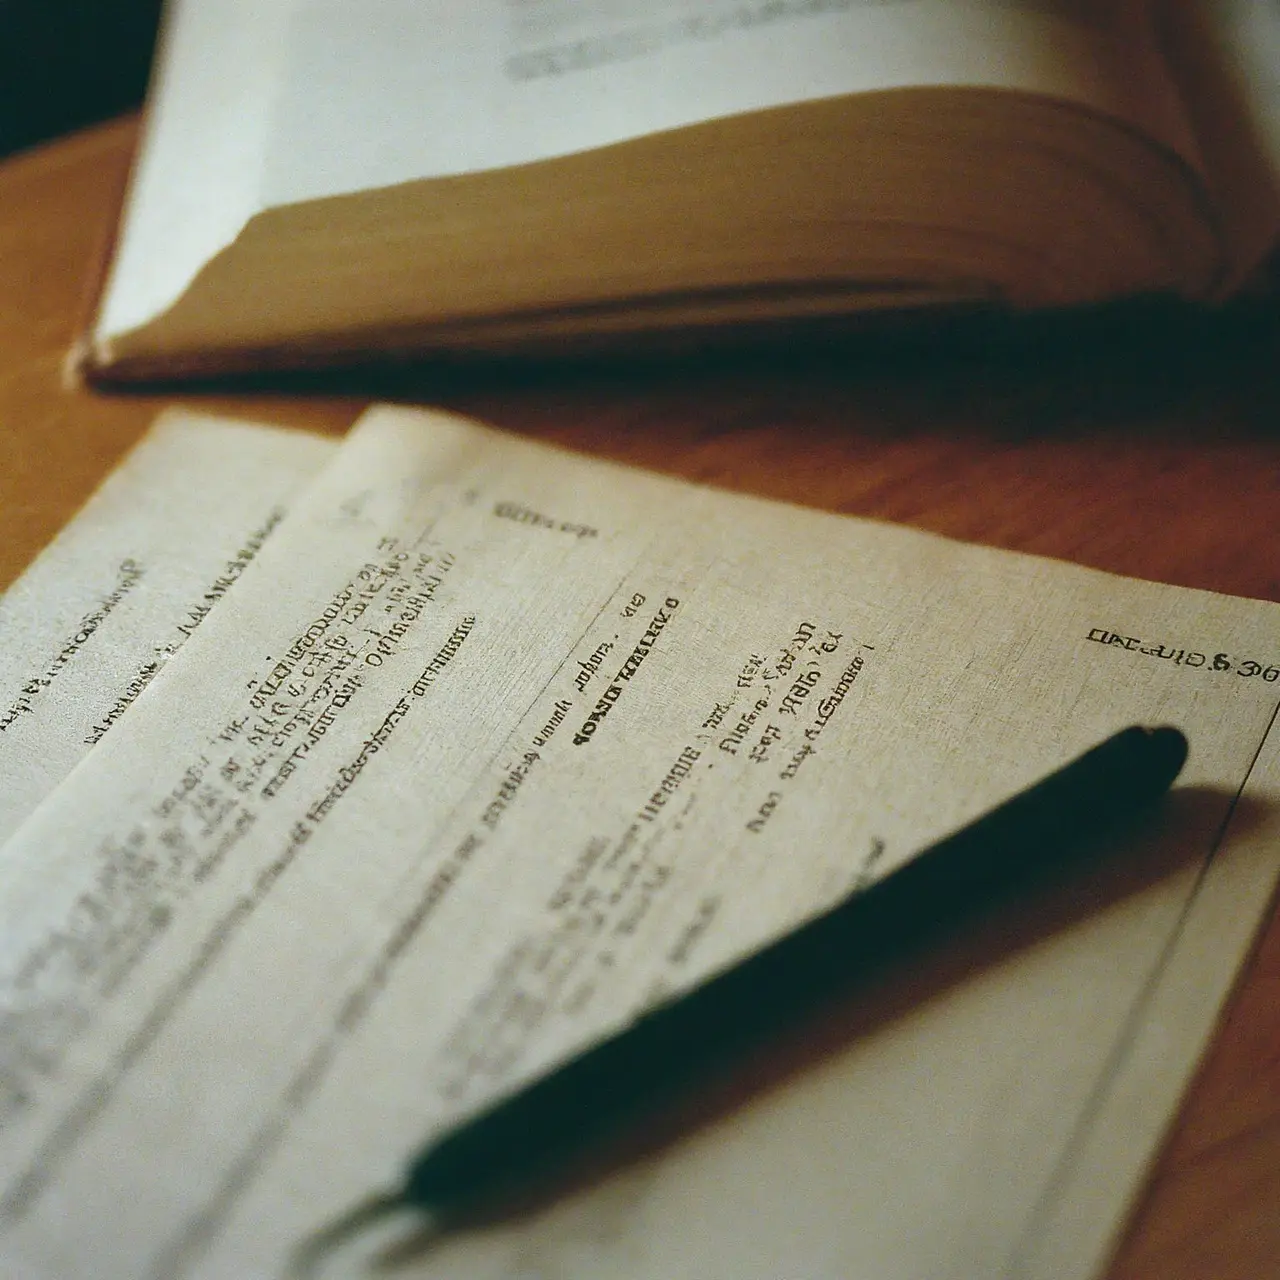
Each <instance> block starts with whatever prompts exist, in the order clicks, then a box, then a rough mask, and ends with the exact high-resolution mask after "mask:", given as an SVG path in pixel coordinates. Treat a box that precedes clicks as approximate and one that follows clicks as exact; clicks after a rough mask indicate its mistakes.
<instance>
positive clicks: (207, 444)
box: [0, 414, 334, 841]
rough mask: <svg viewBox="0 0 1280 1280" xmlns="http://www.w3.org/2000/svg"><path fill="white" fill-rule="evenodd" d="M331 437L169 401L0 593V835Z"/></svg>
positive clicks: (120, 698) (193, 614)
mask: <svg viewBox="0 0 1280 1280" xmlns="http://www.w3.org/2000/svg"><path fill="white" fill-rule="evenodd" d="M333 448H334V445H333V443H332V442H331V441H329V440H325V439H323V438H321V437H319V436H314V435H308V434H306V433H303V432H300V431H285V430H282V429H280V428H275V427H258V426H250V425H248V424H246V423H238V422H231V421H228V420H225V419H218V418H212V417H206V416H201V415H195V414H187V415H178V414H169V415H166V416H163V417H162V418H161V419H160V420H159V421H158V422H157V424H156V426H155V427H154V428H153V429H152V431H151V432H150V434H149V435H148V436H147V437H146V438H145V439H144V440H143V441H142V442H141V443H140V444H139V445H138V446H137V447H136V448H135V449H134V450H133V452H132V453H131V454H130V455H129V456H128V457H127V458H126V459H125V460H124V462H123V463H122V464H121V465H120V467H119V469H118V470H117V471H116V472H115V473H114V474H113V475H112V476H111V477H110V478H109V479H108V480H107V481H106V483H105V484H104V485H103V486H102V487H101V489H99V490H98V492H97V493H96V494H94V496H93V497H92V498H91V499H90V500H89V502H88V503H87V505H86V506H85V507H84V509H83V510H82V511H81V512H80V514H79V515H78V516H77V517H76V518H75V519H74V520H73V521H72V522H71V523H70V524H69V525H68V526H67V527H66V528H65V529H64V530H63V531H62V533H60V534H59V535H58V537H57V538H56V539H55V540H54V541H53V543H52V544H51V545H50V546H49V547H48V548H47V549H46V550H45V551H44V553H43V554H42V555H41V556H40V557H39V558H38V559H37V560H36V562H35V563H34V564H33V565H32V566H31V568H30V569H28V570H27V572H26V573H25V574H23V576H22V577H21V578H20V579H19V580H18V581H17V582H16V583H15V584H14V585H13V586H12V587H11V588H10V589H9V591H8V592H7V593H6V594H5V595H4V596H3V597H0V778H3V780H4V781H3V786H0V841H3V840H5V839H7V838H8V837H9V836H10V835H11V834H12V833H13V832H14V830H15V829H16V828H17V827H18V825H19V824H20V823H21V821H22V820H23V819H24V818H25V817H26V816H27V815H28V814H29V813H30V812H31V810H32V809H34V808H35V806H36V805H37V804H38V803H39V802H40V801H41V800H42V799H43V798H44V796H45V795H46V794H47V793H48V792H50V791H52V790H53V788H54V787H55V786H56V785H57V784H58V783H59V782H61V781H62V779H63V778H65V777H66V775H67V774H68V773H70V772H71V770H72V768H73V767H74V766H75V765H76V764H77V763H78V762H79V760H80V759H81V758H82V757H83V756H84V755H85V754H86V753H87V752H88V750H89V748H90V747H92V746H93V745H94V743H96V742H98V741H100V740H101V739H102V738H103V737H104V736H105V735H106V733H107V732H108V730H110V728H111V727H112V725H114V724H115V723H116V721H117V720H119V719H120V717H121V716H122V715H124V713H125V712H126V711H127V710H128V709H129V707H130V706H131V705H132V704H133V702H134V700H135V699H136V698H137V696H138V694H139V693H141V692H142V690H143V689H145V688H146V686H147V685H148V684H149V683H150V682H151V680H152V679H153V678H154V677H155V675H156V673H157V672H158V671H159V670H160V668H161V667H162V666H163V665H164V664H165V663H166V662H167V661H168V660H169V659H170V658H171V657H172V656H173V655H174V654H175V653H176V652H177V651H178V649H179V648H180V647H181V646H182V644H183V643H185V641H186V640H187V638H188V637H189V636H190V635H191V634H192V632H193V631H194V630H195V628H196V627H197V626H199V625H200V623H201V621H202V620H203V619H204V617H205V615H206V614H207V613H208V612H209V610H210V609H212V608H213V606H214V605H215V604H216V603H217V601H218V600H220V599H221V598H222V596H223V595H225V594H226V592H227V591H228V590H230V588H231V587H232V585H234V583H235V582H236V580H237V579H238V578H239V576H240V574H241V573H242V572H243V571H244V569H245V568H246V566H247V565H248V564H249V563H250V562H251V561H252V560H253V558H254V556H256V555H257V553H258V552H259V551H260V550H261V548H262V546H263V544H264V543H265V542H266V540H267V538H268V537H269V536H270V534H271V532H272V530H274V528H275V527H276V525H278V524H279V523H280V521H281V519H282V518H283V517H284V512H285V505H286V503H287V502H288V500H289V499H290V497H292V496H293V494H294V493H295V492H296V491H297V490H299V489H300V488H301V487H302V486H303V484H304V483H305V482H306V481H307V480H309V479H310V478H311V476H312V475H313V474H314V473H315V472H316V471H318V470H319V469H320V465H321V463H322V462H323V461H324V459H325V458H326V457H327V456H328V455H329V453H330V452H331V451H332V450H333Z"/></svg>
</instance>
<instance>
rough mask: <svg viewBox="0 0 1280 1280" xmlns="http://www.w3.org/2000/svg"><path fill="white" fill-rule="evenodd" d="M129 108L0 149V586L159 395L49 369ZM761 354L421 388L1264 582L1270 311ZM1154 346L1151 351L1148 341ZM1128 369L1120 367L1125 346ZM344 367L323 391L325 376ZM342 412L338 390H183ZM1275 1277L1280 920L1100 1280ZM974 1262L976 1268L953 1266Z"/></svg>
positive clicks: (914, 516)
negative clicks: (108, 118) (888, 353)
mask: <svg viewBox="0 0 1280 1280" xmlns="http://www.w3.org/2000/svg"><path fill="white" fill-rule="evenodd" d="M132 139H133V125H132V123H131V122H128V121H124V122H120V123H116V124H112V125H108V126H106V127H103V128H100V129H97V130H94V131H92V132H90V133H87V134H84V135H80V136H78V137H75V138H72V139H70V140H68V141H65V142H61V143H58V144H56V145H53V146H51V147H48V148H45V149H43V150H39V151H36V152H32V153H29V154H27V155H24V156H20V157H17V158H16V159H13V160H11V161H9V162H8V163H7V164H4V165H0V586H2V585H5V584H7V583H8V582H9V581H11V580H12V579H13V578H14V577H15V576H16V575H17V574H18V573H19V572H20V571H21V569H22V567H23V566H24V565H25V564H26V563H27V562H28V561H29V560H30V559H31V558H32V556H33V555H34V554H35V553H36V552H37V551H38V550H39V549H40V548H41V546H43V545H44V543H46V542H47V541H48V540H49V539H50V538H51V537H52V536H53V534H54V533H55V532H56V531H57V529H58V528H59V527H60V526H61V525H62V524H63V523H64V522H65V521H66V520H67V519H68V518H69V517H70V516H71V515H72V514H73V512H74V511H75V509H76V508H77V507H78V505H79V504H80V503H81V502H82V501H83V500H84V499H85V498H86V497H87V496H88V494H89V493H90V492H91V490H92V489H93V487H94V485H95V484H96V483H97V482H98V481H99V480H100V479H101V478H102V477H103V475H104V474H105V473H106V472H107V471H108V470H109V469H110V468H111V466H112V465H113V464H114V463H115V462H116V460H117V459H118V458H119V457H120V456H121V455H122V454H123V453H124V452H125V451H126V450H127V449H128V448H129V447H130V445H131V444H132V443H133V442H134V441H135V440H136V439H137V438H138V437H139V436H140V435H141V434H142V432H143V431H144V429H145V428H146V426H147V425H148V423H149V421H150V419H151V418H152V416H153V415H154V414H155V413H156V411H157V410H158V409H159V408H160V407H161V405H162V404H163V403H164V400H163V398H159V397H153V398H147V397H143V396H113V397H103V396H98V395H94V394H91V393H89V392H86V391H83V390H74V391H71V390H66V389H65V388H64V387H63V385H62V382H61V379H60V369H61V363H62V360H63V356H64V353H65V351H66V348H67V346H68V343H69V341H70V339H71V337H72V335H73V333H74V332H75V329H76V326H77V323H78V321H79V319H80V317H81V313H82V309H83V294H84V290H85V287H86V281H87V280H88V279H89V277H90V275H91V274H92V271H93V268H94V263H95V255H98V254H99V253H100V251H101V244H102V242H103V238H104V237H105V235H106V234H107V232H108V230H109V228H110V225H111V222H112V218H113V214H114V209H115V204H116V201H117V198H118V194H119V190H120V187H121V183H122V181H123V178H124V173H125V169H126V166H127V163H128V157H129V152H130V147H131V144H132ZM1102 345H1103V344H1098V343H1094V344H1092V345H1091V346H1090V349H1089V350H1087V351H1082V352H1072V351H1070V350H1063V349H1061V347H1057V348H1054V349H1051V350H1047V351H1046V352H1045V353H1044V354H1043V356H1042V357H1039V358H1036V357H1035V353H1034V351H1032V350H1031V349H1029V348H1027V349H1023V351H1022V354H1021V356H1019V357H1018V358H1016V359H1015V358H1012V357H1010V356H1008V355H1007V354H1006V355H1004V356H1001V357H984V356H982V355H981V354H980V353H979V354H976V355H975V354H974V353H973V352H972V351H971V352H970V353H969V355H968V356H963V355H960V354H957V353H956V352H955V351H954V350H953V351H952V352H951V353H950V354H948V353H946V352H940V353H936V354H935V356H934V357H931V358H930V359H929V360H921V359H914V360H913V359H910V358H908V359H905V360H902V361H890V362H888V364H887V365H882V366H880V367H878V362H877V361H874V360H862V361H858V360H856V359H847V360H843V361H842V360H833V359H829V360H825V361H819V362H811V363H809V364H807V365H804V366H801V365H799V364H797V363H795V362H793V363H791V364H790V365H787V364H783V363H781V362H778V361H768V360H760V359H752V360H742V361H739V362H738V364H737V365H736V366H735V365H734V364H733V363H732V362H725V361H723V360H722V361H719V362H716V363H710V362H707V363H704V364H703V365H701V366H698V365H694V364H686V365H685V366H683V367H682V368H680V369H678V370H670V369H669V370H667V371H665V372H655V371H653V370H650V371H649V372H647V373H645V372H641V371H635V370H633V371H632V372H631V373H630V374H629V375H623V374H618V373H616V372H615V373H614V374H612V375H609V376H605V375H603V374H596V375H592V376H586V375H583V374H579V375H577V376H574V377H567V376H560V377H557V378H554V379H551V378H547V379H542V380H530V379H526V380H524V381H523V382H522V383H519V384H517V383H508V384H507V385H506V386H504V387H500V388H498V389H494V388H493V387H492V385H491V386H489V387H488V388H485V387H482V386H480V385H479V384H478V383H476V382H474V381H473V383H472V385H471V386H470V387H466V386H461V387H460V386H459V385H457V384H456V383H455V384H454V385H453V386H452V388H451V389H450V388H442V387H440V386H439V385H437V386H436V387H435V388H434V389H433V388H431V387H430V386H429V385H428V384H427V383H425V382H424V381H423V378H422V375H412V376H408V375H407V376H404V377H400V378H397V379H396V380H394V381H393V382H390V383H384V385H383V388H382V389H383V390H384V391H385V390H389V391H391V392H392V393H394V394H396V395H399V396H402V397H404V398H413V397H415V396H421V397H423V398H430V399H434V400H437V401H443V402H446V403H448V404H450V405H452V406H453V407H455V408H458V409H461V410H463V411H466V412H470V413H474V414H476V415H478V416H481V417H483V418H486V419H488V420H490V421H492V422H495V423H498V424H500V425H502V426H505V427H508V428H510V429H513V430H517V431H521V432H524V433H526V434H528V435H530V436H535V437H539V438H544V439H547V440H553V441H557V442H559V443H562V444H566V445H570V446H573V447H577V448H580V449H583V450H586V451H589V452H592V453H595V454H599V455H603V456H607V457H612V458H615V459H619V460H623V461H627V462H633V463H637V464H640V465H643V466H648V467H652V468H655V469H658V470H663V471H669V472H673V473H677V474H680V475H684V476H688V477H691V478H694V479H698V480H703V481H710V482H714V483H717V484H722V485H725V486H728V487H732V488H740V489H745V490H750V491H753V492H756V493H762V494H768V495H771V496H774V497H779V498H787V499H791V500H795V501H800V502H805V503H808V504H810V505H813V506H818V507H825V508H829V509H831V510H836V511H844V512H850V513H856V514H862V515H870V516H879V517H884V518H888V519H892V520H898V521H903V522H905V523H909V524H915V525H918V526H920V527H922V528H927V529H932V530H935V531H937V532H940V533H945V534H951V535H953V536H956V537H961V538H968V539H973V540H976V541H982V542H988V543H992V544H996V545H999V546H1004V547H1011V548H1014V549H1017V550H1020V551H1031V552H1038V553H1041V554H1047V555H1054V556H1061V557H1065V558H1068V559H1072V560H1078V561H1081V562H1083V563H1086V564H1091V565H1096V566H1098V567H1099V568H1103V569H1109V570H1113V571H1116V572H1120V573H1128V574H1135V575H1138V576H1140V577H1146V578H1156V579H1162V580H1164V581H1168V582H1175V583H1181V584H1184V585H1186V586H1195V587H1207V588H1211V589H1215V590H1221V591H1227V592H1232V593H1236V594H1240V595H1252V596H1261V597H1266V598H1269V599H1272V600H1280V328H1277V327H1275V326H1273V327H1271V328H1270V330H1269V331H1267V330H1265V329H1263V330H1259V329H1256V328H1241V329H1239V330H1238V331H1232V332H1231V333H1229V334H1228V335H1227V337H1226V338H1225V339H1224V338H1222V337H1221V336H1219V338H1218V339H1217V340H1216V344H1215V345H1214V348H1213V349H1212V350H1208V351H1197V350H1195V349H1194V347H1193V344H1191V343H1189V342H1186V341H1183V342H1182V343H1181V344H1180V345H1179V346H1178V347H1177V348H1176V349H1173V350H1171V351H1170V352H1168V353H1162V352H1161V351H1160V348H1159V347H1158V346H1156V347H1154V348H1152V347H1149V348H1148V349H1147V350H1146V352H1145V354H1144V353H1143V351H1142V350H1141V348H1139V349H1138V350H1137V352H1136V354H1134V353H1133V352H1129V351H1126V353H1125V354H1124V355H1123V356H1122V357H1111V356H1108V354H1107V353H1106V351H1104V350H1102V349H1101V347H1102ZM1153 352H1154V354H1153ZM1135 364H1136V365H1137V367H1133V366H1134V365H1135ZM341 385H342V384H337V383H334V384H331V386H341ZM199 403H200V404H201V405H202V406H203V407H206V408H209V409H213V410H215V411H224V412H231V413H239V414H243V415H245V416H249V417H254V418H261V419H266V420H271V421H276V422H281V423H284V424H288V425H295V426H300V427H309V428H313V429H317V430H322V431H328V432H334V433H337V432H341V431H342V430H344V429H345V428H346V427H347V426H348V425H349V424H350V422H351V421H352V420H353V419H354V418H355V416H356V414H357V412H358V411H359V409H360V408H361V407H362V404H363V403H364V399H363V398H362V397H361V395H360V394H358V393H349V394H346V395H341V396H340V395H337V394H333V395H329V394H327V393H326V394H324V395H320V396H315V395H313V396H311V397H308V398H305V399H304V398H301V397H298V396H295V395H289V394H281V393H277V394H274V395H267V394H262V395H256V396H247V395H241V396H237V397H228V396H218V397H207V398H202V399H201V400H200V402H199ZM1273 1276H1280V919H1278V920H1273V922H1272V925H1271V928H1270V930H1269V932H1268V933H1267V935H1266V937H1265V939H1264V941H1263V943H1262V946H1261V949H1260V950H1259V952H1258V954H1257V956H1256V957H1255V959H1254V961H1253V963H1252V965H1251V966H1250V968H1249V971H1248V973H1247V976H1246V978H1245V980H1244V982H1243V984H1242V986H1241V988H1240V990H1239V992H1238V993H1237V996H1236V998H1235V1001H1234V1003H1233V1004H1232V1006H1231V1012H1230V1015H1229V1017H1228V1018H1227V1019H1226V1021H1225V1023H1224V1025H1223V1027H1222V1029H1221V1032H1220V1035H1219V1036H1218V1040H1217V1043H1216V1047H1215V1048H1214V1050H1213V1053H1212V1055H1211V1056H1210V1058H1209V1060H1208V1061H1207V1063H1206V1064H1205V1066H1204V1069H1203V1070H1202V1072H1201V1074H1200V1077H1199V1080H1198V1082H1197V1083H1196V1085H1195V1087H1194V1089H1193V1090H1192V1092H1191V1095H1190V1098H1189V1099H1188V1102H1187V1105H1186V1108H1185V1111H1184V1113H1183V1115H1182V1117H1181V1119H1180V1121H1179V1123H1178V1125H1177V1127H1176V1129H1175V1131H1174V1133H1173V1135H1172V1138H1171V1140H1170V1142H1169V1144H1168V1146H1167V1148H1166V1149H1165V1151H1164V1154H1163V1156H1162V1157H1161V1159H1160V1161H1159V1164H1158V1165H1157V1167H1156V1169H1155V1172H1154V1175H1153V1177H1152V1180H1151V1183H1150V1186H1149V1188H1148V1190H1147V1193H1146V1195H1145V1198H1144V1200H1143V1203H1142V1205H1141V1207H1140V1209H1139V1211H1138V1213H1137V1215H1136V1218H1135V1220H1134V1223H1133V1225H1132V1227H1131V1229H1130V1231H1129V1234H1128V1236H1127V1239H1126V1241H1125V1243H1124V1245H1123V1246H1122V1248H1121V1250H1120V1253H1119V1255H1118V1257H1117V1258H1116V1260H1115V1262H1114V1265H1113V1267H1112V1269H1111V1271H1110V1273H1109V1277H1110V1280H1138V1278H1139V1277H1141V1278H1143V1280H1148V1278H1149V1280H1157V1278H1158V1280H1263V1278H1264V1277H1273ZM975 1280H979V1278H977V1277H975Z"/></svg>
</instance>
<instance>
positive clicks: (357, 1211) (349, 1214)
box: [286, 1191, 411, 1280]
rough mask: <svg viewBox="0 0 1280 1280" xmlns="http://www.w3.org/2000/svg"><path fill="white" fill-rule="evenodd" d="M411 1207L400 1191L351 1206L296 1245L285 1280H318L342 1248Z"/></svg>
mask: <svg viewBox="0 0 1280 1280" xmlns="http://www.w3.org/2000/svg"><path fill="white" fill-rule="evenodd" d="M410 1207H411V1206H409V1205H407V1204H406V1203H405V1200H404V1197H403V1196H402V1195H401V1194H400V1192H399V1191H386V1192H381V1193H379V1194H377V1195H373V1196H370V1197H369V1198H368V1199H366V1200H362V1201H360V1203H359V1204H356V1205H353V1206H352V1207H351V1208H350V1209H348V1210H347V1211H346V1212H345V1213H343V1214H341V1215H340V1216H339V1217H337V1218H334V1219H333V1220H332V1221H330V1222H327V1223H325V1224H324V1226H322V1227H320V1228H318V1229H317V1230H316V1231H314V1232H312V1233H311V1234H310V1235H309V1236H307V1237H306V1238H305V1239H303V1240H302V1241H301V1242H300V1243H299V1244H298V1246H297V1247H296V1248H295V1249H294V1251H293V1253H292V1254H291V1255H290V1260H289V1269H288V1271H287V1273H286V1274H287V1276H288V1280H319V1277H320V1276H321V1274H322V1268H324V1267H325V1266H327V1264H328V1262H329V1261H330V1260H331V1258H332V1256H333V1255H334V1254H335V1253H337V1251H338V1250H339V1249H340V1248H341V1247H342V1246H343V1245H345V1244H347V1243H348V1242H349V1241H351V1240H353V1239H355V1238H356V1237H357V1236H359V1235H361V1234H363V1233H364V1232H365V1231H366V1230H367V1229H368V1228H369V1227H370V1226H372V1225H373V1224H374V1223H375V1222H379V1221H381V1220H382V1219H384V1218H389V1217H390V1216H391V1215H392V1214H394V1213H397V1212H399V1211H400V1210H406V1209H409V1208H410Z"/></svg>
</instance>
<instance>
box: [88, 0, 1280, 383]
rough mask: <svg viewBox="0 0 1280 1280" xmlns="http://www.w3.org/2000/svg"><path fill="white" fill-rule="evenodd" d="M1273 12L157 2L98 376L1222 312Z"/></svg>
mask: <svg viewBox="0 0 1280 1280" xmlns="http://www.w3.org/2000/svg"><path fill="white" fill-rule="evenodd" d="M1278 49H1280V19H1278V18H1277V17H1276V11H1275V8H1274V6H1273V5H1271V4H1269V3H1267V0H1222V2H1221V3H1206V4H1205V5H1195V6H1191V5H1188V4H1186V3H1184V2H1183V0H1172V2H1170V3H1154V2H1152V0H1120V2H1118V3H1112V2H1111V0H1020V2H1018V0H888V2H885V0H874V2H872V0H820V2H819V0H660V2H654V3H646V4H637V3H627V2H626V0H622V2H619V0H592V2H591V3H583V4H573V3H567V2H566V0H480V2H478V3H475V4H467V5H458V4H451V3H448V2H447V0H433V2H427V0H377V2H376V3H373V4H361V5H358V6H352V5H344V4H338V3H331V2H329V0H202V2H201V3H195V2H194V0H174V3H172V4H171V6H170V13H169V21H168V24H167V32H166V37H165V39H164V42H163V48H162V53H161V58H160V65H159V70H158V72H157V76H156V79H155V83H154V86H153V90H152V95H151V103H150V107H149V110H148V119H147V127H146V132H145V135H144V139H143V143H142V148H141V152H140V154H139V156H138V160H137V164H136V168H135V172H134V175H133V182H132V187H131V191H130V193H129V196H128V200H127V204H126V208H125V212H124V217H123V222H122V226H121V229H120V232H119V238H118V242H117V245H116V250H115V254H114V258H113V260H112V262H111V264H110V267H109V271H108V274H107V278H106V282H105V288H104V292H103V295H102V298H101V303H100V309H99V311H98V314H97V318H96V320H95V321H94V323H93V325H92V329H91V331H90V333H89V334H88V335H87V337H86V339H85V340H84V342H83V344H82V346H81V348H79V349H78V352H77V358H78V360H79V362H80V365H81V367H82V368H83V369H85V370H86V371H87V372H88V374H89V375H90V376H91V377H94V378H97V379H100V380H128V379H137V378H147V377H176V376H182V375H184V374H206V373H212V372H219V371H230V370H244V369H262V368H273V367H298V366H302V365H308V364H313V363H319V362H335V361H347V362H350V361H353V360H358V359H362V358H370V357H376V356H378V355H396V354H404V353H413V352H428V351H445V350H475V349H480V350H488V349H503V348H507V347H510V346H513V345H519V344H537V343H560V342H566V341H567V342H573V343H578V344H586V343H589V342H599V341H610V340H614V339H616V338H618V337H619V336H626V335H634V334H638V333H641V332H648V333H653V332H656V331H657V332H660V331H663V330H666V329H669V328H672V327H675V326H680V327H683V328H686V329H688V328H699V327H700V328H703V329H705V328H707V327H720V326H726V325H741V324H745V323H750V322H755V321H775V320H800V319H803V318H805V317H819V316H826V315H833V314H847V313H850V312H861V311H867V310H875V309H882V308H886V307H889V308H912V307H920V306H938V305H953V304H961V305H967V304H974V303H977V304H987V303H996V304H1009V305H1012V306H1014V307H1037V308H1038V307H1057V306H1066V305H1071V304H1078V303H1091V302H1096V301H1098V300H1102V299H1109V298H1115V297H1121V296H1126V295H1133V294H1144V293H1151V292H1159V291H1163V292H1168V293H1172V294H1176V295H1180V296H1183V297H1188V298H1216V297H1220V296H1223V295H1224V294H1226V293H1230V292H1231V291H1232V290H1234V289H1236V288H1238V287H1239V286H1240V285H1241V283H1242V282H1244V281H1246V280H1247V279H1249V277H1250V274H1251V273H1252V272H1253V270H1254V268H1255V267H1256V266H1257V264H1258V262H1259V260H1260V259H1261V258H1262V257H1263V256H1264V255H1265V253H1266V252H1267V250H1268V248H1269V247H1270V246H1271V245H1272V244H1273V242H1274V241H1275V238H1276V232H1277V229H1278V228H1280V203H1278V202H1277V196H1276V193H1277V182H1276V174H1277V172H1278V171H1280V170H1277V167H1276V163H1277V161H1280V93H1278V92H1277V85H1276V80H1275V73H1274V65H1275V55H1276V52H1277V50H1278Z"/></svg>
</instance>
